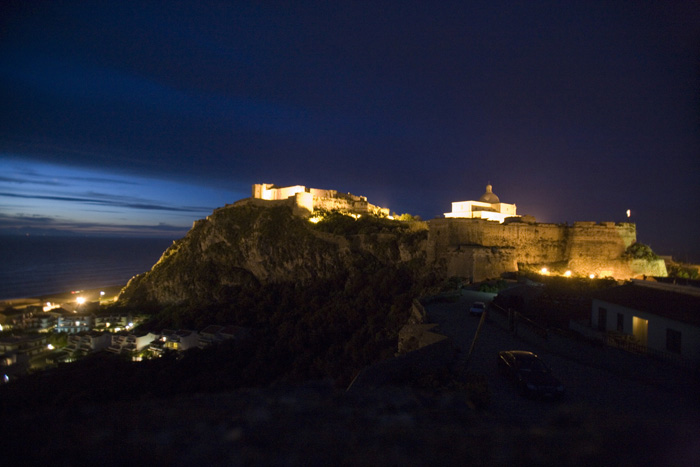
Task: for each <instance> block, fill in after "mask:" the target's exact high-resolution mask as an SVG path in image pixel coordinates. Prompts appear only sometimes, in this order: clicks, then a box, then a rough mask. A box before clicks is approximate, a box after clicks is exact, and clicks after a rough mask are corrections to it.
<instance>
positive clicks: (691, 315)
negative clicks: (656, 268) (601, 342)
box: [591, 280, 700, 363]
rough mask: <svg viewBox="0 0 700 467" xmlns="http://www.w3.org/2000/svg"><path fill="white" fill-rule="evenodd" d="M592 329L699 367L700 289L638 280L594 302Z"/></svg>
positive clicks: (611, 289)
mask: <svg viewBox="0 0 700 467" xmlns="http://www.w3.org/2000/svg"><path fill="white" fill-rule="evenodd" d="M591 325H592V327H593V328H594V329H597V330H598V331H600V332H613V333H617V334H619V335H623V336H624V335H626V336H627V337H629V339H630V340H632V341H633V342H634V343H635V344H637V345H639V346H642V347H646V348H649V349H652V350H655V351H657V352H662V353H668V354H673V355H678V356H680V357H682V358H683V359H686V360H691V361H694V362H699V363H700V289H697V288H695V287H689V286H679V285H674V284H663V283H659V282H650V281H639V280H635V281H632V282H630V283H628V284H625V285H621V286H618V287H613V288H610V289H606V290H602V291H601V292H599V293H597V294H596V295H595V297H594V299H593V304H592V309H591Z"/></svg>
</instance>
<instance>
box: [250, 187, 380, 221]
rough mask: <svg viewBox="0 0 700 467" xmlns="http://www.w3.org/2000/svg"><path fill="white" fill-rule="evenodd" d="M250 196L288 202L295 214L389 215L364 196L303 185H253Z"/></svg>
mask: <svg viewBox="0 0 700 467" xmlns="http://www.w3.org/2000/svg"><path fill="white" fill-rule="evenodd" d="M252 194H253V198H254V199H263V200H270V201H286V200H289V202H290V203H292V205H293V207H294V211H295V213H297V214H309V213H312V212H313V211H315V210H318V209H325V210H328V211H332V210H334V209H337V210H340V211H346V212H351V213H356V214H374V215H379V216H388V215H389V209H387V208H382V207H380V206H375V205H373V204H371V203H369V202H368V201H367V198H366V197H365V196H357V195H353V194H351V193H340V192H338V191H337V190H322V189H318V188H307V187H305V186H303V185H295V186H288V187H277V186H275V185H272V184H270V183H257V184H255V185H253V193H252Z"/></svg>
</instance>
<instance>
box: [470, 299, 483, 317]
mask: <svg viewBox="0 0 700 467" xmlns="http://www.w3.org/2000/svg"><path fill="white" fill-rule="evenodd" d="M485 310H486V305H485V304H484V302H474V303H473V304H472V306H471V308H469V314H470V315H472V316H481V314H482V313H483V312H484V311H485Z"/></svg>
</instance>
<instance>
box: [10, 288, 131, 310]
mask: <svg viewBox="0 0 700 467" xmlns="http://www.w3.org/2000/svg"><path fill="white" fill-rule="evenodd" d="M125 286H126V284H121V285H108V286H105V287H98V288H93V289H85V290H80V291H72V292H58V293H50V294H45V295H39V296H37V297H18V298H8V299H2V300H0V308H6V307H8V306H10V307H14V308H16V307H26V306H30V305H42V304H44V303H46V302H51V303H66V302H70V301H73V300H75V299H76V298H77V297H84V298H85V300H86V301H88V302H95V301H97V300H99V299H100V297H101V296H100V292H104V299H109V298H112V297H116V296H117V295H119V292H120V291H121V289H123V288H124V287H125Z"/></svg>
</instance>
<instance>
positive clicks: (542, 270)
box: [540, 268, 549, 274]
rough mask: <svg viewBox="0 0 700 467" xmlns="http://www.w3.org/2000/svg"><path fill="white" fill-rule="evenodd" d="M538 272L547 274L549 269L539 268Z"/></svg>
mask: <svg viewBox="0 0 700 467" xmlns="http://www.w3.org/2000/svg"><path fill="white" fill-rule="evenodd" d="M540 274H549V269H547V268H542V269H540Z"/></svg>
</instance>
